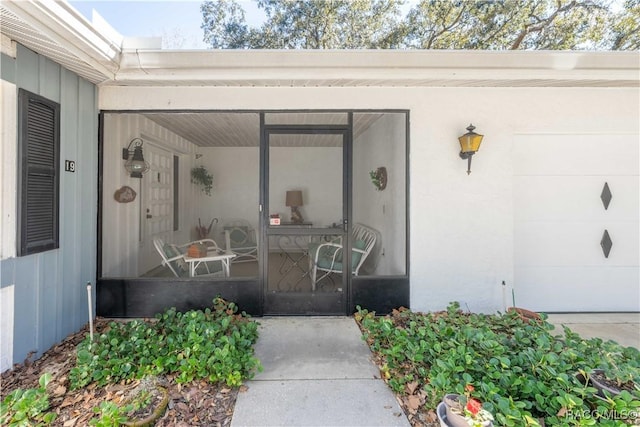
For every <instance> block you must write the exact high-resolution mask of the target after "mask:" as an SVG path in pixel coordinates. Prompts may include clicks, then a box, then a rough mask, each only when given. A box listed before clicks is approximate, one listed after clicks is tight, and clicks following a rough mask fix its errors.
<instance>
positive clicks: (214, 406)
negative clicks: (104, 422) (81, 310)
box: [0, 318, 238, 427]
mask: <svg viewBox="0 0 640 427" xmlns="http://www.w3.org/2000/svg"><path fill="white" fill-rule="evenodd" d="M109 322H111V320H110V319H103V318H97V319H96V321H95V333H100V332H102V331H104V330H105V329H106V328H108V324H109ZM88 333H89V330H88V327H87V326H85V327H84V328H83V329H82V330H80V331H79V332H77V333H75V334H72V335H70V336H69V337H67V338H66V339H65V340H64V341H62V342H61V343H59V344H57V345H55V346H53V347H52V348H51V349H49V350H48V351H47V352H46V353H44V354H43V355H42V357H40V358H39V359H37V360H31V355H30V357H28V358H27V359H26V360H25V361H24V363H22V364H18V365H15V366H14V367H13V369H11V370H8V371H5V372H3V373H2V376H1V383H0V385H1V387H0V398H1V399H4V398H5V397H6V396H7V395H8V394H9V393H11V392H12V391H13V390H15V389H17V388H21V389H23V390H24V389H28V388H35V387H38V379H39V378H40V376H41V375H42V374H44V373H45V372H48V373H50V374H51V376H52V379H51V382H50V383H49V385H48V386H47V392H48V393H49V403H50V408H49V412H55V413H56V415H57V416H56V420H55V421H54V422H53V424H52V425H53V426H63V427H76V426H78V427H80V426H82V427H84V426H87V425H89V421H90V420H91V419H92V418H94V417H96V416H97V415H96V414H95V413H94V411H93V409H94V408H97V407H99V406H100V403H102V402H104V401H113V402H114V403H116V404H118V403H122V402H124V400H125V397H126V396H127V395H128V393H127V391H130V390H132V389H134V388H135V387H137V386H138V385H139V383H140V382H139V381H131V382H129V383H127V384H110V385H107V386H105V387H96V386H95V384H90V385H88V386H87V387H85V388H82V389H79V390H70V389H69V379H68V378H69V371H70V370H71V368H73V366H75V361H76V347H77V345H78V344H79V343H80V342H81V341H82V340H83V339H84V338H85V337H86V336H87V334H88ZM163 385H165V386H166V388H167V391H168V394H169V404H168V406H167V410H166V412H165V413H164V415H163V416H162V417H160V419H159V420H158V421H157V422H156V424H155V425H156V426H157V427H169V426H172V427H174V426H175V427H186V426H202V425H207V426H217V427H228V426H229V425H230V424H231V418H232V416H233V409H234V407H235V402H236V397H237V395H238V389H237V388H229V387H227V386H226V385H224V384H220V385H218V384H211V383H209V382H207V381H193V382H192V383H189V384H177V383H176V382H175V381H174V378H172V377H167V378H165V379H164V384H163Z"/></svg>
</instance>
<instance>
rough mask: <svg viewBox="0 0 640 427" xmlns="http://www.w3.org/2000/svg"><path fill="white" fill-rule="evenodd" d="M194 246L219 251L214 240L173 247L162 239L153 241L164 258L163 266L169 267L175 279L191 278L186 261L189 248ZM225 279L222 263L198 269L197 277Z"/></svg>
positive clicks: (204, 265) (207, 264) (216, 262)
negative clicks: (200, 245)
mask: <svg viewBox="0 0 640 427" xmlns="http://www.w3.org/2000/svg"><path fill="white" fill-rule="evenodd" d="M193 244H203V245H205V246H207V248H208V250H216V249H219V247H218V244H217V243H216V242H215V240H213V239H201V240H194V241H193V242H189V243H185V244H182V245H172V244H168V243H165V242H164V241H163V240H162V239H158V238H155V239H153V245H154V246H155V248H156V251H158V254H160V257H161V258H162V263H161V264H162V265H163V266H167V267H169V270H171V272H172V273H173V275H174V276H175V277H189V267H188V266H187V265H186V264H187V263H186V262H185V260H184V257H185V255H186V253H187V249H188V248H189V246H191V245H193ZM205 276H212V277H223V276H225V271H224V268H223V265H222V262H221V261H210V262H207V263H206V264H204V263H203V264H202V266H199V267H198V268H197V269H196V277H205Z"/></svg>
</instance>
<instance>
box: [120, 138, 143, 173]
mask: <svg viewBox="0 0 640 427" xmlns="http://www.w3.org/2000/svg"><path fill="white" fill-rule="evenodd" d="M142 144H143V142H142V139H140V138H133V139H132V140H131V142H130V143H129V146H128V147H127V148H123V149H122V159H123V160H126V162H124V168H125V169H126V170H127V173H129V175H130V176H131V178H142V174H143V173H145V172H147V171H148V170H149V163H147V162H145V160H144V156H143V155H142Z"/></svg>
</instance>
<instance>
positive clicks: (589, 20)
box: [201, 0, 640, 50]
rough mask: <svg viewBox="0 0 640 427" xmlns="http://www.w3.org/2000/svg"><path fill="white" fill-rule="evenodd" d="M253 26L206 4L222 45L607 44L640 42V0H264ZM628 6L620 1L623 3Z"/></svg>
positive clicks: (227, 5)
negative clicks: (260, 18)
mask: <svg viewBox="0 0 640 427" xmlns="http://www.w3.org/2000/svg"><path fill="white" fill-rule="evenodd" d="M256 2H257V6H258V7H259V8H260V9H262V10H263V11H264V14H265V15H266V19H265V22H264V24H263V25H262V26H261V27H260V28H252V27H249V26H248V25H247V23H246V21H245V12H244V9H243V8H242V6H241V5H240V3H239V2H238V0H209V1H205V2H204V3H203V4H202V6H201V11H202V16H203V24H202V29H203V30H204V40H205V42H207V43H209V45H210V46H211V47H212V48H217V49H220V48H222V49H388V48H397V49H406V48H417V49H488V50H503V49H556V50H559V49H601V50H634V49H638V46H640V28H639V27H640V25H639V22H640V20H639V19H640V0H624V1H623V2H621V1H613V2H612V1H611V0H535V1H534V0H531V1H521V0H501V1H453V0H451V1H442V0H421V1H419V2H417V3H416V4H415V5H413V6H412V7H411V8H410V9H409V10H408V11H407V13H406V15H405V16H402V15H401V9H400V6H401V5H402V4H403V3H404V2H403V1H401V0H332V1H327V0H304V1H302V0H297V1H292V0H256ZM620 5H621V6H622V7H616V6H620Z"/></svg>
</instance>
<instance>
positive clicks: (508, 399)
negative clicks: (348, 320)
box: [356, 303, 640, 426]
mask: <svg viewBox="0 0 640 427" xmlns="http://www.w3.org/2000/svg"><path fill="white" fill-rule="evenodd" d="M543 317H544V316H543ZM356 320H358V322H359V323H360V325H361V327H362V330H363V334H364V335H363V337H364V339H366V341H367V342H368V343H369V345H370V347H371V349H372V350H373V351H374V352H375V353H376V354H378V355H380V357H381V360H380V362H379V363H380V365H381V366H382V367H383V368H382V369H381V370H382V371H383V372H385V371H386V372H387V373H388V375H387V374H384V373H383V375H384V376H385V377H387V381H388V383H389V385H390V386H391V387H392V389H393V390H394V391H395V392H396V393H400V394H403V393H406V390H407V386H406V385H407V384H409V383H414V382H417V383H418V389H419V390H421V391H423V392H424V393H425V395H426V403H425V404H426V407H427V408H430V409H434V410H435V408H436V406H437V404H438V402H439V401H440V400H441V399H442V397H443V396H444V395H445V394H446V393H456V394H464V387H465V385H467V384H472V385H473V386H474V387H475V394H476V396H475V397H477V398H479V399H480V400H481V401H482V402H484V407H485V409H487V410H489V411H490V412H491V413H493V415H494V417H495V420H496V425H501V426H529V425H538V421H537V420H538V419H544V422H545V423H546V425H553V426H559V425H596V424H597V425H621V424H620V422H621V421H620V420H619V419H615V418H616V414H617V416H618V418H620V416H622V417H625V414H626V417H627V418H630V417H631V416H633V414H638V409H639V408H640V389H638V388H637V387H636V389H635V391H634V392H632V393H630V392H623V393H621V394H620V395H619V396H616V397H613V398H609V399H607V400H602V399H600V398H598V397H596V396H595V392H596V390H595V389H594V388H593V387H591V386H589V384H584V383H581V382H580V380H579V379H578V377H577V374H578V373H580V372H590V371H591V370H593V369H596V368H600V369H611V368H612V367H613V365H615V367H616V368H618V369H620V370H621V371H622V372H623V373H624V375H625V376H631V377H632V378H633V381H635V383H636V384H640V353H639V352H638V350H636V349H633V348H623V347H621V346H619V345H618V344H616V343H614V342H612V341H607V342H603V341H602V340H601V339H597V338H596V339H590V340H586V339H583V338H581V337H580V336H579V335H577V334H575V333H573V332H571V331H570V330H569V329H568V328H565V337H564V338H563V339H559V338H558V337H556V336H554V335H553V334H552V332H551V331H552V329H553V325H551V324H549V323H548V322H546V321H544V320H543V321H542V322H540V323H536V322H531V323H527V322H523V321H522V320H520V318H518V317H517V315H516V314H515V313H507V314H505V315H485V314H468V313H462V312H461V311H460V310H459V305H458V304H457V303H452V304H451V305H449V307H448V308H447V311H446V312H444V313H426V314H420V313H412V312H411V311H408V310H405V311H396V312H394V314H393V316H391V317H389V316H387V317H375V316H374V313H369V312H367V311H366V310H362V309H359V310H358V312H357V313H356ZM625 411H626V412H625ZM622 425H623V424H622Z"/></svg>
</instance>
